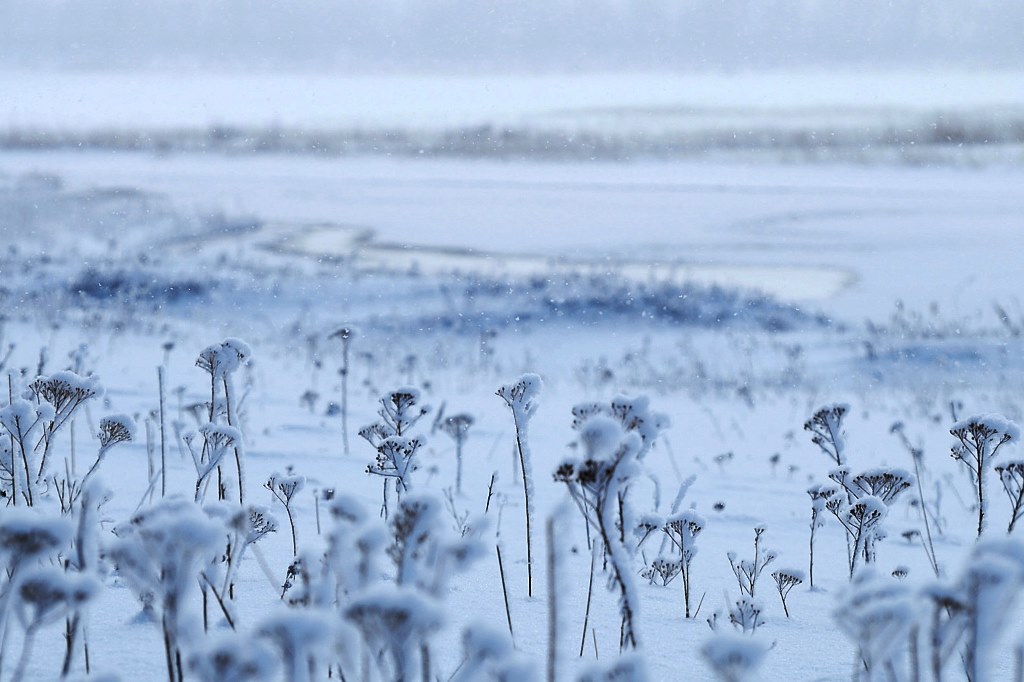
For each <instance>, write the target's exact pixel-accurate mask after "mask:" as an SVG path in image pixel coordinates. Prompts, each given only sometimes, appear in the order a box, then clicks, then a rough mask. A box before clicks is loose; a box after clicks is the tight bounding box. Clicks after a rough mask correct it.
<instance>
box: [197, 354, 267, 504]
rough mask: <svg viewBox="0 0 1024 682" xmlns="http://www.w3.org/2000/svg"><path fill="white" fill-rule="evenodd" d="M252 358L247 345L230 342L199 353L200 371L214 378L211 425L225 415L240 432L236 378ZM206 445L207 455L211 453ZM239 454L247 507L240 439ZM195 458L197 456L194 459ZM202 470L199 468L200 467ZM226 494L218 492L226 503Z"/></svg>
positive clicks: (240, 487)
mask: <svg viewBox="0 0 1024 682" xmlns="http://www.w3.org/2000/svg"><path fill="white" fill-rule="evenodd" d="M251 357H252V349H251V348H249V345H248V344H247V343H245V342H244V341H240V340H239V339H234V338H228V339H225V340H224V341H221V342H220V343H217V344H214V345H212V346H207V347H206V348H205V349H203V351H202V352H200V353H199V357H198V359H197V360H196V367H199V368H200V369H202V370H204V371H205V372H206V373H207V374H209V375H210V405H209V411H208V414H209V417H208V419H207V421H208V422H209V423H211V424H218V423H220V422H219V417H220V414H221V413H223V415H224V418H225V420H226V423H227V426H228V427H231V428H235V429H238V428H239V427H240V424H239V423H238V417H237V414H236V411H237V406H236V405H233V404H232V376H233V375H234V373H235V371H236V370H238V368H239V367H241V366H243V365H244V364H246V363H248V362H249V360H250V358H251ZM218 387H222V388H223V393H224V401H223V404H220V403H218V400H217V391H218ZM207 447H208V446H207V444H205V443H204V445H203V451H204V453H205V452H206V450H207ZM232 450H233V451H234V454H235V469H236V471H237V473H238V503H239V504H241V505H244V504H245V466H244V462H243V452H242V439H241V438H238V439H236V440H235V442H234V443H233V445H232ZM193 457H194V455H193ZM197 469H198V467H197ZM222 495H223V491H222V490H218V499H223V497H222Z"/></svg>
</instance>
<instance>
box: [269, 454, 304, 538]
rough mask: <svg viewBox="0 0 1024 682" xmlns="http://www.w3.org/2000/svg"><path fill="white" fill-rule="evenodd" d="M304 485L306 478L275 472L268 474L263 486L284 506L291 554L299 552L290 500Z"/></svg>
mask: <svg viewBox="0 0 1024 682" xmlns="http://www.w3.org/2000/svg"><path fill="white" fill-rule="evenodd" d="M305 485H306V478H305V477H304V476H299V475H297V474H293V473H291V472H290V471H289V472H288V473H287V474H279V473H277V472H275V473H273V474H271V475H270V478H268V479H267V482H266V483H264V484H263V487H264V488H266V489H267V490H269V491H270V492H271V493H272V494H273V495H274V497H275V498H276V499H277V501H278V502H280V503H281V505H282V506H283V507H284V513H285V515H286V516H287V517H288V526H289V528H291V531H292V556H298V554H299V542H298V536H297V535H296V533H295V514H294V513H293V511H292V500H293V499H295V496H296V495H298V494H299V491H301V490H302V489H303V487H305Z"/></svg>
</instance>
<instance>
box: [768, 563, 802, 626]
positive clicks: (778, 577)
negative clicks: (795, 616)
mask: <svg viewBox="0 0 1024 682" xmlns="http://www.w3.org/2000/svg"><path fill="white" fill-rule="evenodd" d="M772 578H774V579H775V587H777V588H778V590H779V598H780V599H781V600H782V610H783V611H785V612H786V618H789V605H788V604H787V603H786V599H788V598H789V593H790V592H791V591H792V590H793V588H794V587H796V586H797V585H799V584H801V583H803V581H804V572H803V571H801V570H799V569H796V568H780V569H779V570H777V571H774V572H773V573H772Z"/></svg>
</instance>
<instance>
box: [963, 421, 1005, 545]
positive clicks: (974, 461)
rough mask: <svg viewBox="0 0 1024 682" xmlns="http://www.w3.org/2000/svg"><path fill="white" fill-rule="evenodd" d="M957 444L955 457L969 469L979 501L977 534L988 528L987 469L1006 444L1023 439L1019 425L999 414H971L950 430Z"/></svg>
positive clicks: (979, 534) (979, 535) (976, 497)
mask: <svg viewBox="0 0 1024 682" xmlns="http://www.w3.org/2000/svg"><path fill="white" fill-rule="evenodd" d="M949 432H950V433H951V434H952V435H953V437H954V438H956V439H957V444H956V445H954V446H953V448H952V449H951V454H952V457H953V459H955V460H956V461H958V462H961V463H962V464H963V465H964V466H966V467H967V469H968V470H969V471H970V474H971V480H972V481H973V483H974V492H975V499H976V501H977V503H978V537H979V538H980V537H981V534H982V532H984V530H985V511H986V504H987V500H986V499H985V471H986V469H988V466H989V463H990V461H991V460H992V458H993V457H995V456H996V454H997V453H998V452H999V449H1000V448H1001V447H1003V445H1005V444H1007V443H1010V442H1014V443H1015V442H1017V441H1018V440H1020V429H1019V428H1018V427H1017V425H1016V424H1014V423H1013V422H1011V421H1009V420H1007V419H1006V418H1004V417H1002V416H1001V415H997V414H988V415H982V416H978V417H970V418H968V419H963V420H961V421H958V422H957V423H955V424H954V425H953V428H951V429H950V430H949Z"/></svg>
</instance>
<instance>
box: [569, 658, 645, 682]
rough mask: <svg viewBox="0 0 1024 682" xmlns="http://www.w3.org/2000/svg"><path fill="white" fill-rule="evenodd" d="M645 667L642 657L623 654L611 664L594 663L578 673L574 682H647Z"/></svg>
mask: <svg viewBox="0 0 1024 682" xmlns="http://www.w3.org/2000/svg"><path fill="white" fill-rule="evenodd" d="M647 679H648V675H647V665H646V663H645V662H644V658H643V656H641V655H640V654H636V653H630V654H623V655H621V656H619V657H618V658H616V659H615V660H614V661H612V662H611V663H603V664H601V663H595V664H594V665H592V666H590V667H589V668H588V669H586V670H584V671H583V672H582V673H580V675H579V677H577V678H576V682H619V681H620V680H629V681H630V682H647Z"/></svg>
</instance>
